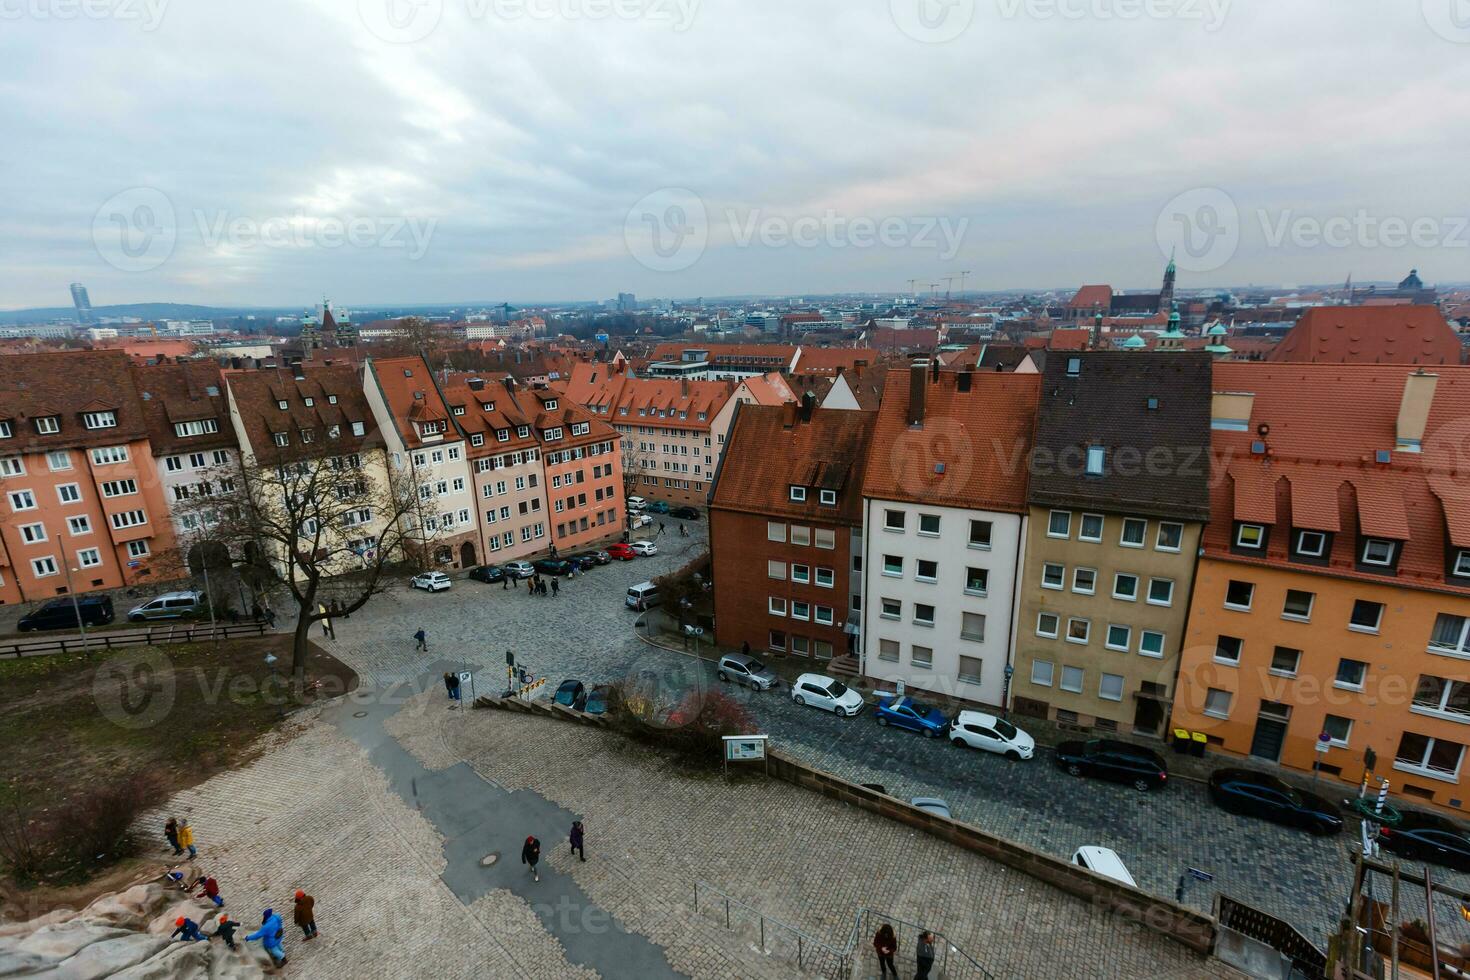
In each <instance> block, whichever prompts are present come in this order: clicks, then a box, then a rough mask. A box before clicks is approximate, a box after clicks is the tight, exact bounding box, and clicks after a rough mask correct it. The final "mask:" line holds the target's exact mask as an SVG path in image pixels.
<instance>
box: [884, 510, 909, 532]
mask: <svg viewBox="0 0 1470 980" xmlns="http://www.w3.org/2000/svg"><path fill="white" fill-rule="evenodd" d="M907 516H908V515H906V514H905V513H904V512H903V511H901V510H885V511H884V512H883V527H884V529H885V530H888V531H902V530H903V529H904V524H905V520H906V518H907Z"/></svg>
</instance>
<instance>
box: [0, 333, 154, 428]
mask: <svg viewBox="0 0 1470 980" xmlns="http://www.w3.org/2000/svg"><path fill="white" fill-rule="evenodd" d="M130 368H131V364H130V362H129V360H128V356H127V355H126V354H124V353H123V352H122V351H90V350H74V351H57V352H54V353H52V352H46V353H35V354H13V355H9V356H7V357H5V359H4V361H3V362H0V421H7V420H8V421H10V422H11V427H12V429H13V430H14V435H13V436H12V437H11V438H10V439H6V440H0V452H21V451H25V452H45V451H46V450H48V449H61V448H64V447H73V446H109V445H117V444H118V443H123V442H131V441H133V440H136V439H144V438H147V435H148V428H147V425H146V423H145V421H144V414H143V403H142V400H141V399H140V398H139V397H138V390H137V388H136V387H135V386H134V383H133V374H132V371H131V370H130ZM92 411H111V412H114V413H115V415H116V422H117V424H116V425H114V426H111V427H108V428H105V429H88V428H86V426H85V425H84V424H83V421H82V413H83V412H92ZM46 416H56V417H57V426H58V429H59V431H57V432H54V433H45V434H43V433H41V432H40V431H38V430H37V428H36V422H35V420H36V419H38V418H42V417H46Z"/></svg>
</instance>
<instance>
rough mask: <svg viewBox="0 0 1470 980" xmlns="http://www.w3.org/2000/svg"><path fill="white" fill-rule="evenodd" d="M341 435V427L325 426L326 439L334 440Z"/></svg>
mask: <svg viewBox="0 0 1470 980" xmlns="http://www.w3.org/2000/svg"><path fill="white" fill-rule="evenodd" d="M341 434H342V427H341V426H340V425H329V426H327V438H328V439H335V438H337V437H338V436H340V435H341Z"/></svg>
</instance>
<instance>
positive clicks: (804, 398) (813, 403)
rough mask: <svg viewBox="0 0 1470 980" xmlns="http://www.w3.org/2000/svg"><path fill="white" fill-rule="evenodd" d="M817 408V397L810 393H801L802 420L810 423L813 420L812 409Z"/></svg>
mask: <svg viewBox="0 0 1470 980" xmlns="http://www.w3.org/2000/svg"><path fill="white" fill-rule="evenodd" d="M816 407H817V396H816V395H814V394H812V393H811V392H810V391H804V392H802V393H801V420H802V421H803V422H810V421H811V420H812V409H814V408H816Z"/></svg>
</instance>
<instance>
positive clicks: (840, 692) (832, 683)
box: [791, 674, 863, 718]
mask: <svg viewBox="0 0 1470 980" xmlns="http://www.w3.org/2000/svg"><path fill="white" fill-rule="evenodd" d="M791 700H793V701H795V702H796V703H797V704H809V705H811V706H812V707H813V708H821V709H823V710H824V711H830V712H832V713H833V714H834V715H836V716H837V717H839V718H850V717H851V716H853V715H855V714H857V713H858V712H859V711H862V710H863V696H862V695H861V694H859V693H858V692H856V691H854V690H853V689H852V688H850V687H848V686H847V685H846V684H844V683H842V682H841V681H839V680H836V679H835V678H832V677H828V676H827V675H826V674H802V675H801V676H800V677H798V678H797V679H796V683H795V684H792V685H791Z"/></svg>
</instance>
